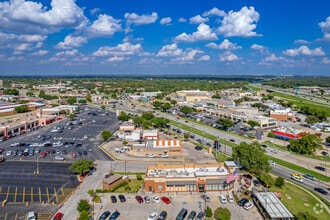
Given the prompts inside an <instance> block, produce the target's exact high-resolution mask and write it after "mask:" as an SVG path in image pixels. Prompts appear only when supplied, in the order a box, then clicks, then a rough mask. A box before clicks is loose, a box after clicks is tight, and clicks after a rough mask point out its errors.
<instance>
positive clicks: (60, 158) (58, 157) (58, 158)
mask: <svg viewBox="0 0 330 220" xmlns="http://www.w3.org/2000/svg"><path fill="white" fill-rule="evenodd" d="M55 160H62V161H63V160H64V157H62V156H55Z"/></svg>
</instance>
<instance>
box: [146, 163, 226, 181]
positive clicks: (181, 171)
mask: <svg viewBox="0 0 330 220" xmlns="http://www.w3.org/2000/svg"><path fill="white" fill-rule="evenodd" d="M228 174H229V171H228V170H227V169H226V168H225V167H221V166H217V167H200V168H176V169H173V168H172V169H155V170H148V173H147V176H148V177H166V178H171V177H181V178H182V177H184V178H188V177H190V178H191V177H205V176H225V175H228Z"/></svg>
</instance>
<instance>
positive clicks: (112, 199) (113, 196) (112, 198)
mask: <svg viewBox="0 0 330 220" xmlns="http://www.w3.org/2000/svg"><path fill="white" fill-rule="evenodd" d="M110 199H111V202H112V203H116V202H117V198H116V196H115V195H112V196H110Z"/></svg>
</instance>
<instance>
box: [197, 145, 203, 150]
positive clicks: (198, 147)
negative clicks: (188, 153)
mask: <svg viewBox="0 0 330 220" xmlns="http://www.w3.org/2000/svg"><path fill="white" fill-rule="evenodd" d="M195 150H198V151H199V150H203V148H202V147H201V146H195Z"/></svg>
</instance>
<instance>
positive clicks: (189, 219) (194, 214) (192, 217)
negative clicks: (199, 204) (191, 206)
mask: <svg viewBox="0 0 330 220" xmlns="http://www.w3.org/2000/svg"><path fill="white" fill-rule="evenodd" d="M195 216H196V212H195V211H191V212H190V213H189V215H188V220H194V219H195Z"/></svg>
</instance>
